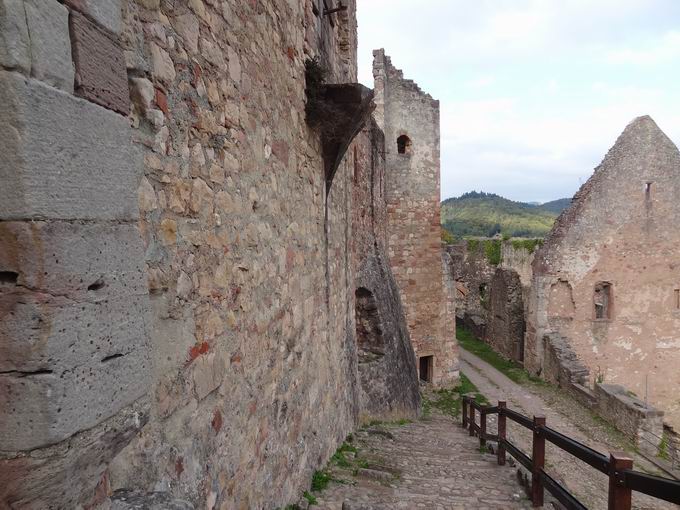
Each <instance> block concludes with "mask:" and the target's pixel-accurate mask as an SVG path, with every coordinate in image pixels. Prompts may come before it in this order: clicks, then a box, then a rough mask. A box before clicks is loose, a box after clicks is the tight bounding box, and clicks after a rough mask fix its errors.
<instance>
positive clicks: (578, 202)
mask: <svg viewBox="0 0 680 510" xmlns="http://www.w3.org/2000/svg"><path fill="white" fill-rule="evenodd" d="M640 130H647V131H649V133H650V134H651V133H656V135H657V136H660V137H661V138H662V140H664V141H665V142H667V143H668V144H670V146H671V147H672V148H673V149H674V150H675V152H676V153H678V155H679V156H680V152H679V151H678V148H677V146H676V145H675V144H674V143H673V141H672V140H671V139H670V138H668V136H667V135H666V134H665V133H664V132H663V131H662V130H661V128H659V126H658V125H657V124H656V122H654V119H652V117H650V116H649V115H642V116H640V117H636V118H634V119H633V120H632V121H630V122H629V123H628V125H627V126H626V128H625V129H624V130H623V132H622V133H621V134H620V135H619V137H618V138H617V139H616V142H614V145H612V147H611V148H610V149H609V150H608V151H607V154H606V155H605V157H604V159H603V160H602V161H601V162H600V164H599V165H597V166H596V167H595V170H594V171H593V174H592V175H591V176H590V177H589V178H588V180H587V181H586V182H585V183H583V184H582V185H581V187H580V188H579V190H578V191H577V192H576V193H575V194H574V196H573V197H572V199H571V203H570V204H569V206H568V207H567V208H566V209H565V210H564V211H562V213H561V214H560V215H559V216H558V217H557V219H556V220H555V223H554V224H553V227H552V229H550V232H548V234H547V235H546V236H545V242H544V243H543V246H541V247H540V248H539V250H538V252H537V254H536V255H537V256H536V257H535V259H534V260H536V261H538V260H540V258H541V257H540V256H541V254H542V253H546V250H547V249H548V248H547V247H548V246H549V245H552V244H553V243H556V242H559V240H560V239H561V238H562V237H564V235H565V234H566V232H567V231H568V230H569V228H570V227H571V226H572V225H573V224H574V223H575V222H576V220H577V218H578V217H579V216H580V214H581V213H582V211H583V208H584V207H585V204H586V202H587V199H588V197H589V196H590V194H591V193H592V192H593V190H594V189H596V188H598V187H599V185H600V183H601V181H602V180H603V179H604V178H605V176H606V174H607V173H608V172H609V171H610V170H611V168H610V166H609V162H610V159H611V158H614V157H615V155H616V154H617V152H618V151H619V148H620V147H621V146H622V145H623V144H624V143H626V141H627V139H628V138H629V137H633V136H635V135H634V133H635V132H637V131H640ZM655 148H656V144H652V145H651V146H643V147H640V149H641V150H646V151H649V150H654V149H655Z"/></svg>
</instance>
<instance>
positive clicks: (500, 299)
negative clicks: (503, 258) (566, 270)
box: [484, 268, 525, 363]
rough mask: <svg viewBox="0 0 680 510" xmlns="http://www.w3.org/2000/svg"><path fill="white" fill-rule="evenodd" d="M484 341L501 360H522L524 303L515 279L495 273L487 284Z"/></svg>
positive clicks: (510, 273) (503, 271) (501, 271)
mask: <svg viewBox="0 0 680 510" xmlns="http://www.w3.org/2000/svg"><path fill="white" fill-rule="evenodd" d="M488 301H489V303H488V315H487V317H488V319H487V326H486V332H485V333H486V334H485V336H484V339H485V341H486V342H487V343H488V344H489V345H491V347H493V349H494V350H495V351H496V352H499V353H500V354H502V355H503V356H504V357H505V358H507V359H511V360H513V361H518V362H520V363H521V362H522V361H523V360H524V329H525V323H524V300H523V298H522V282H521V281H520V278H519V275H518V274H517V273H516V272H515V271H512V270H509V269H502V268H498V269H496V271H495V273H494V275H493V277H492V278H491V282H490V284H489V296H488Z"/></svg>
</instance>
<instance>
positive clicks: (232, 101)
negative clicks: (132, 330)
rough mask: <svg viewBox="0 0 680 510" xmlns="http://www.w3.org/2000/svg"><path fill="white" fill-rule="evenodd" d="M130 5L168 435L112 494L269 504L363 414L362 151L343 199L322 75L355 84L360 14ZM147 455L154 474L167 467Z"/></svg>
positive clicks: (156, 408) (135, 461) (347, 170)
mask: <svg viewBox="0 0 680 510" xmlns="http://www.w3.org/2000/svg"><path fill="white" fill-rule="evenodd" d="M322 11H323V9H321V10H319V9H315V8H314V6H313V2H286V3H280V2H241V1H226V2H212V1H205V2H204V1H193V2H188V3H185V2H179V1H177V2H175V1H168V0H163V1H160V2H154V1H146V0H144V1H141V2H128V3H127V5H126V7H125V9H124V20H123V24H124V41H125V48H126V57H127V65H128V72H129V73H130V75H131V76H133V80H132V83H133V97H134V98H135V99H136V100H135V103H134V111H133V122H134V125H135V127H136V138H137V141H138V143H139V145H140V147H142V148H143V149H144V152H145V177H144V179H143V180H142V185H141V186H140V189H139V199H140V206H141V208H142V212H143V216H142V221H141V227H142V232H143V233H144V240H145V245H146V262H147V265H148V267H149V286H150V292H151V303H152V307H153V317H152V325H153V328H152V330H153V332H154V334H153V335H152V341H153V346H154V348H153V353H154V374H153V385H152V395H153V404H152V420H151V422H150V423H149V425H147V426H146V427H145V428H144V430H143V431H142V434H141V435H140V436H139V437H137V438H136V439H135V440H134V441H133V442H132V443H131V444H130V446H129V447H128V448H126V450H125V451H124V452H123V453H122V454H121V456H120V457H119V458H118V459H117V460H116V462H115V463H114V465H113V467H112V469H111V477H110V479H111V485H112V488H113V489H118V488H136V489H140V490H150V489H153V488H158V487H160V488H162V489H164V490H168V491H170V492H172V493H174V494H176V495H178V496H182V497H184V498H186V499H189V500H190V501H192V502H195V503H196V504H197V505H207V506H208V508H255V507H265V508H270V507H273V506H278V505H280V504H284V503H286V502H290V501H291V500H293V499H296V497H297V496H298V495H299V491H300V489H301V488H303V487H305V486H306V485H307V484H308V483H309V479H310V477H311V474H312V472H313V471H314V470H315V469H317V468H319V467H320V466H321V465H323V464H324V463H325V461H326V460H327V459H328V458H329V456H330V455H331V454H332V453H333V452H334V450H335V448H336V446H337V444H338V443H339V442H340V441H342V440H343V439H344V438H345V436H346V435H347V434H348V433H349V432H350V431H351V430H352V429H353V428H354V426H355V423H356V421H357V419H358V413H359V406H358V401H359V397H358V384H357V382H356V381H357V377H358V375H357V365H356V346H355V339H354V329H355V327H354V313H355V311H354V304H353V303H354V298H353V296H354V273H353V267H352V260H351V250H350V249H349V248H350V237H351V203H352V181H351V177H352V168H353V161H352V159H353V152H352V151H349V152H348V156H347V158H346V159H345V161H344V162H343V163H342V164H341V165H340V167H339V168H338V170H337V174H336V176H335V179H334V180H333V184H332V187H331V188H330V191H329V192H328V193H326V179H325V175H324V170H323V169H324V161H323V158H322V148H321V144H320V139H319V136H318V134H317V133H316V132H315V131H313V130H311V129H310V128H309V127H308V126H307V124H306V122H305V60H306V59H307V58H311V57H315V56H318V57H319V61H320V64H321V65H322V66H323V67H325V68H326V69H327V70H328V76H327V80H328V82H330V83H344V82H353V81H356V58H355V45H356V18H355V4H354V2H349V9H348V10H347V11H345V12H339V13H336V14H333V15H331V16H324V15H323V12H322ZM147 459H154V461H153V462H149V461H148V460H147Z"/></svg>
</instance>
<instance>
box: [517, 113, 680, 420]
mask: <svg viewBox="0 0 680 510" xmlns="http://www.w3.org/2000/svg"><path fill="white" fill-rule="evenodd" d="M679 193H680V153H678V149H677V147H676V146H675V145H674V144H673V143H672V142H671V140H670V139H669V138H668V137H667V136H666V135H665V134H664V133H663V132H662V131H661V130H660V129H659V128H658V126H657V125H656V124H655V123H654V121H653V120H652V119H651V118H649V117H640V118H637V119H635V120H634V121H633V122H631V123H630V124H629V125H628V126H627V127H626V129H625V130H624V132H623V133H622V134H621V136H620V137H619V139H618V140H617V141H616V144H615V145H614V146H613V147H612V149H611V150H610V151H609V153H608V154H607V156H606V157H605V158H604V160H603V162H602V163H601V164H600V166H599V167H597V168H596V169H595V173H594V174H593V176H592V177H591V178H590V179H589V180H588V181H587V182H586V183H585V184H584V185H583V186H582V188H581V189H580V191H579V192H578V193H577V194H576V195H575V197H574V199H573V201H572V204H571V206H570V207H569V208H568V209H567V210H566V211H565V212H563V213H562V215H561V216H560V217H559V218H558V220H557V221H556V223H555V225H554V227H553V229H552V231H551V232H550V233H549V235H548V236H547V238H546V241H545V244H544V245H543V246H542V247H541V248H540V249H539V250H538V251H537V253H536V255H535V258H534V261H533V280H532V286H531V294H530V297H529V303H528V309H529V313H528V316H527V335H526V360H525V366H526V367H527V368H529V369H530V370H531V371H533V372H535V373H541V374H542V376H543V377H545V378H547V379H549V380H558V379H559V378H560V377H561V375H560V370H564V371H565V372H569V374H568V376H567V377H566V378H571V379H572V380H573V381H574V382H575V383H577V384H578V386H577V387H580V386H584V385H585V386H590V385H591V384H592V383H593V382H604V383H605V385H603V386H606V385H607V384H611V383H614V384H617V385H621V386H622V387H623V388H622V390H621V391H618V390H616V391H618V393H620V394H621V393H628V397H626V398H627V399H628V400H631V395H637V396H638V398H639V399H640V400H647V401H648V402H649V403H650V404H652V405H654V406H656V407H657V408H659V409H661V410H663V411H664V412H665V419H666V421H667V422H668V423H670V424H671V425H673V426H674V427H675V428H676V429H677V428H678V426H680V398H679V397H678V392H677V388H678V387H679V386H680V371H678V366H679V365H680V336H679V335H678V331H680V276H679V275H680V274H679V273H678V269H679V268H680V234H679V231H678V228H677V225H678V223H679V222H680V203H679V202H678V200H677V197H678V196H679V195H678V194H679ZM555 359H557V360H558V362H555ZM560 359H562V360H566V363H561V362H559V360H560ZM560 365H562V366H560ZM597 389H598V388H597V386H596V390H597ZM605 389H606V388H605ZM579 391H580V390H579ZM618 400H621V398H619V399H618ZM633 400H634V399H633ZM636 406H637V407H638V408H644V402H641V401H638V402H637V404H636ZM629 407H632V405H630V406H629ZM650 416H651V415H650Z"/></svg>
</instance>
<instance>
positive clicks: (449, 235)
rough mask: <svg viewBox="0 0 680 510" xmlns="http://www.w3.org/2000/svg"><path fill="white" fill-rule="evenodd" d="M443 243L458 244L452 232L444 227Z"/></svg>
mask: <svg viewBox="0 0 680 510" xmlns="http://www.w3.org/2000/svg"><path fill="white" fill-rule="evenodd" d="M442 241H444V242H445V243H446V244H453V243H455V242H456V238H455V237H454V236H453V234H452V233H451V232H449V231H448V230H446V229H445V228H443V227H442Z"/></svg>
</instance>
